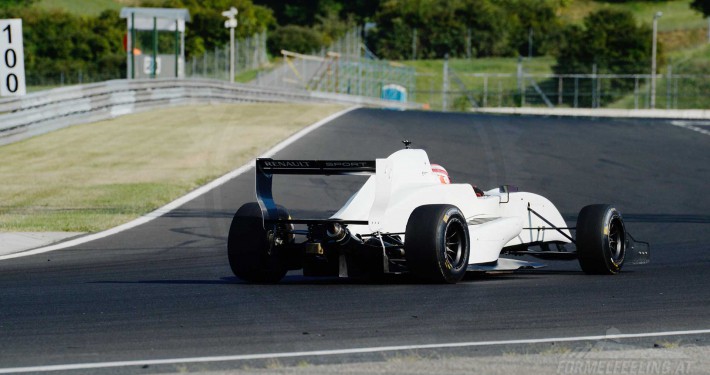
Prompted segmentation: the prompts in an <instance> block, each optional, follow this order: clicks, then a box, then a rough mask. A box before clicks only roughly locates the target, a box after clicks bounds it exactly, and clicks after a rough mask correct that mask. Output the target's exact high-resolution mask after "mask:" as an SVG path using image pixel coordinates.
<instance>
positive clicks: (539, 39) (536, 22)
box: [502, 0, 562, 56]
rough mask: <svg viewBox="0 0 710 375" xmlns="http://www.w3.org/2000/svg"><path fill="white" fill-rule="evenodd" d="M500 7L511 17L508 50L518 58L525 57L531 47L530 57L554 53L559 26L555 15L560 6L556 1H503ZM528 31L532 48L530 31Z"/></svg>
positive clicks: (559, 23) (560, 25) (560, 26)
mask: <svg viewBox="0 0 710 375" xmlns="http://www.w3.org/2000/svg"><path fill="white" fill-rule="evenodd" d="M502 4H503V7H504V8H505V9H506V10H507V11H508V13H509V14H510V15H511V20H510V23H509V24H508V30H509V35H510V46H511V47H512V48H513V49H515V50H516V51H517V53H518V54H519V55H521V56H527V55H528V53H529V52H530V51H529V48H530V47H532V55H533V56H539V55H546V54H548V53H550V52H554V51H555V50H556V49H557V46H558V45H559V38H558V36H559V35H560V31H561V29H562V24H561V22H560V19H559V17H557V11H558V10H559V7H560V3H559V2H558V1H557V0H538V1H526V0H505V1H503V2H502ZM531 30H532V33H533V35H532V41H533V43H532V46H530V45H529V43H530V38H529V36H530V31H531Z"/></svg>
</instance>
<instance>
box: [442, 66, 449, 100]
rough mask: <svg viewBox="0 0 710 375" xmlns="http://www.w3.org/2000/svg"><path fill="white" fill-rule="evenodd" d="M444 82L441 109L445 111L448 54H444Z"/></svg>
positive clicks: (447, 88)
mask: <svg viewBox="0 0 710 375" xmlns="http://www.w3.org/2000/svg"><path fill="white" fill-rule="evenodd" d="M443 80H444V82H443V87H442V93H441V95H442V97H441V110H442V111H444V112H446V110H447V109H448V107H449V106H448V102H447V99H448V98H447V94H448V92H449V54H448V53H447V54H446V55H444V79H443Z"/></svg>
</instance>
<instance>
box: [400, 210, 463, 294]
mask: <svg viewBox="0 0 710 375" xmlns="http://www.w3.org/2000/svg"><path fill="white" fill-rule="evenodd" d="M404 241H405V243H404V256H405V259H406V260H407V266H408V268H409V270H410V272H412V274H413V275H414V276H415V277H417V278H420V279H424V280H428V281H431V282H436V283H456V282H458V281H460V280H461V279H462V278H463V277H464V276H465V275H466V268H467V267H468V257H469V252H470V245H469V244H470V241H469V234H468V226H467V224H466V218H465V217H464V215H463V214H462V213H461V211H460V210H459V209H458V208H457V207H456V206H452V205H448V204H431V205H424V206H420V207H417V208H416V209H414V211H412V214H411V215H410V216H409V220H408V221H407V227H406V231H405V238H404Z"/></svg>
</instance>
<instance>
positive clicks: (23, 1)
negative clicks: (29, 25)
mask: <svg viewBox="0 0 710 375" xmlns="http://www.w3.org/2000/svg"><path fill="white" fill-rule="evenodd" d="M36 2H37V0H0V9H2V8H12V7H23V8H29V7H30V6H32V4H34V3H36Z"/></svg>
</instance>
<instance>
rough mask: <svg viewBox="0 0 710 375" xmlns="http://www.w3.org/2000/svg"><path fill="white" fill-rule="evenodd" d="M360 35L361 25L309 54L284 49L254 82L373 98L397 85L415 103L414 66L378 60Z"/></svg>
mask: <svg viewBox="0 0 710 375" xmlns="http://www.w3.org/2000/svg"><path fill="white" fill-rule="evenodd" d="M361 35H362V29H361V28H360V27H356V28H353V29H351V30H350V31H348V32H347V33H346V34H345V35H344V36H343V37H342V38H340V39H338V40H337V41H336V42H335V43H333V44H332V45H331V46H330V47H329V48H327V49H326V48H323V49H321V50H320V51H314V52H313V53H312V54H308V55H306V54H299V53H294V52H290V51H286V50H284V51H282V54H283V59H284V62H283V63H282V64H281V65H280V66H277V67H276V68H275V69H273V70H272V71H270V72H268V73H265V74H259V75H258V77H257V79H256V80H255V82H254V83H256V84H257V85H260V86H267V87H279V88H287V89H294V90H309V91H320V92H329V93H340V94H351V95H358V96H366V97H374V98H381V97H382V96H383V89H384V88H385V87H387V86H388V85H397V86H400V87H402V88H403V89H404V90H405V91H406V92H407V93H408V94H409V97H408V99H407V100H408V101H410V102H416V98H415V97H412V95H411V93H414V92H415V91H416V74H415V69H414V68H411V67H407V66H405V65H402V64H399V63H395V62H390V61H386V60H379V59H377V57H376V56H374V54H372V52H371V51H369V50H368V49H367V47H366V46H365V44H364V43H363V41H362V37H361ZM390 87H391V86H390Z"/></svg>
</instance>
